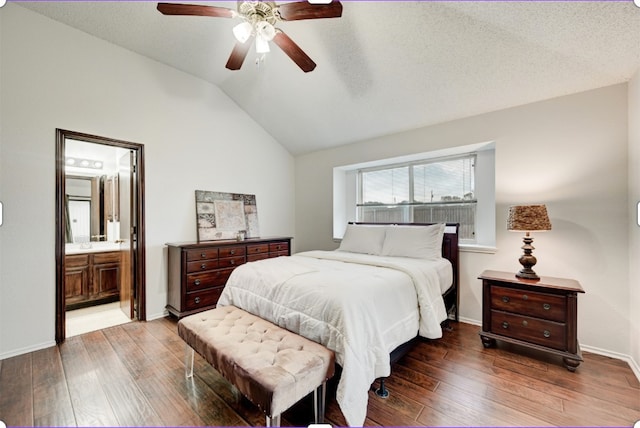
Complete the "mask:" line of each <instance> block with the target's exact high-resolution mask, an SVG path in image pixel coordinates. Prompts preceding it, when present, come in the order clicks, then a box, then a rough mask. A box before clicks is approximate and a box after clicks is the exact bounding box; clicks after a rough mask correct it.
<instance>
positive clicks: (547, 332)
mask: <svg viewBox="0 0 640 428" xmlns="http://www.w3.org/2000/svg"><path fill="white" fill-rule="evenodd" d="M542 335H543V336H544V337H546V338H547V339H548V338H550V337H551V332H550V331H549V330H545V331H544V332H542Z"/></svg>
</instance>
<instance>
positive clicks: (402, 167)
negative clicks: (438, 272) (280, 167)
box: [333, 142, 496, 251]
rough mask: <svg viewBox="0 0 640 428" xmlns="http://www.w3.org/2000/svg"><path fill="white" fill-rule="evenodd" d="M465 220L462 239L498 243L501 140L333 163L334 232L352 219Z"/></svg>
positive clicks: (470, 243)
mask: <svg viewBox="0 0 640 428" xmlns="http://www.w3.org/2000/svg"><path fill="white" fill-rule="evenodd" d="M351 221H362V222H373V223H376V222H377V223H388V222H389V223H394V222H395V223H412V222H413V223H434V222H451V223H459V224H460V226H461V227H460V244H461V247H462V248H469V249H471V250H473V251H485V250H488V251H491V249H492V248H493V247H495V228H496V225H495V222H496V217H495V143H494V142H486V143H479V144H473V145H468V146H460V147H451V148H448V149H443V150H437V151H432V152H425V153H417V154H413V155H408V156H401V157H396V158H391V159H380V160H376V161H370V162H363V163H358V164H352V165H345V166H338V167H335V168H334V169H333V237H334V239H341V238H342V235H343V233H344V231H345V229H346V226H347V223H348V222H351Z"/></svg>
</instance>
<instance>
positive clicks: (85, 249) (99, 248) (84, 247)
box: [64, 241, 120, 255]
mask: <svg viewBox="0 0 640 428" xmlns="http://www.w3.org/2000/svg"><path fill="white" fill-rule="evenodd" d="M107 251H120V244H119V243H116V242H103V241H101V242H91V243H90V244H66V245H65V250H64V252H65V254H66V255H72V254H87V253H104V252H107Z"/></svg>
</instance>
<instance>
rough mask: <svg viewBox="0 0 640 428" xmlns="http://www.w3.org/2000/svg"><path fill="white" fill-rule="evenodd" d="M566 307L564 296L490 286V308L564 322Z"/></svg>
mask: <svg viewBox="0 0 640 428" xmlns="http://www.w3.org/2000/svg"><path fill="white" fill-rule="evenodd" d="M566 307H567V300H566V298H565V297H564V296H556V295H553V294H547V293H539V292H536V291H531V290H519V289H515V288H506V287H500V286H496V285H492V286H491V309H498V310H501V311H506V312H512V313H515V314H527V315H529V316H532V317H540V318H543V319H546V320H552V321H558V322H565V321H566V316H567V315H566Z"/></svg>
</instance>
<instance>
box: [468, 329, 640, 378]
mask: <svg viewBox="0 0 640 428" xmlns="http://www.w3.org/2000/svg"><path fill="white" fill-rule="evenodd" d="M460 322H463V323H466V324H471V325H477V326H482V322H481V321H478V320H474V319H469V318H462V317H460ZM580 349H582V350H583V351H586V352H591V353H592V354H598V355H602V356H605V357H610V358H615V359H616V360H622V361H624V362H625V363H627V364H629V367H631V371H633V374H635V375H636V378H638V380H639V381H640V365H638V362H637V361H635V360H634V359H633V358H631V356H629V355H625V354H620V353H618V352H612V351H608V350H606V349H601V348H597V347H595V346H589V345H584V344H582V343H581V344H580Z"/></svg>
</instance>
